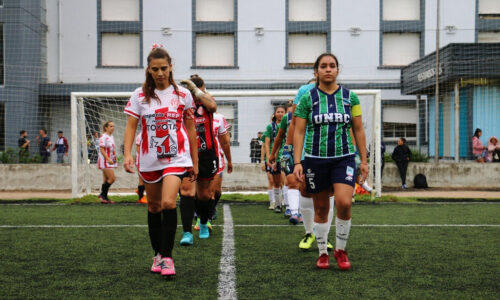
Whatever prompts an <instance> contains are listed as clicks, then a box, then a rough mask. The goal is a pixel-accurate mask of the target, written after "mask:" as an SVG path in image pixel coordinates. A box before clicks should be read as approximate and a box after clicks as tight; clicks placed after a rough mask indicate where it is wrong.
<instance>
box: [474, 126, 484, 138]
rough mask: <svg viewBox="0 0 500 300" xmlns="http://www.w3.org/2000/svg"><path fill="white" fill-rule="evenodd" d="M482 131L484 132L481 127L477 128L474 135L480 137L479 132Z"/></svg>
mask: <svg viewBox="0 0 500 300" xmlns="http://www.w3.org/2000/svg"><path fill="white" fill-rule="evenodd" d="M480 132H483V131H482V130H481V129H479V128H476V131H474V135H473V136H475V137H479V133H480Z"/></svg>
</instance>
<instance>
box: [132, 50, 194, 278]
mask: <svg viewBox="0 0 500 300" xmlns="http://www.w3.org/2000/svg"><path fill="white" fill-rule="evenodd" d="M147 62H148V67H147V69H146V80H145V82H144V84H143V86H142V87H141V88H138V89H136V90H135V91H134V93H133V95H132V96H131V97H130V100H129V102H128V104H127V106H126V107H125V113H126V114H127V115H128V120H127V126H126V128H125V137H124V148H125V149H124V150H125V151H124V156H125V158H124V159H125V162H124V167H125V170H126V171H127V172H130V173H133V172H134V170H133V167H134V160H133V158H132V155H131V152H132V144H133V143H134V136H135V131H136V130H137V125H138V123H139V120H140V121H141V125H142V126H141V131H142V132H141V135H142V141H141V146H140V148H141V149H140V152H139V153H138V156H139V159H138V165H139V167H138V169H139V174H140V176H141V177H142V179H143V180H144V183H145V186H146V192H147V194H148V228H149V237H150V240H151V245H152V247H153V251H154V253H155V256H154V257H153V265H152V266H151V272H154V273H161V274H162V275H163V276H172V275H175V267H174V261H173V259H172V250H173V247H174V240H175V232H176V230H177V210H176V200H177V192H178V190H179V188H180V186H181V181H182V178H184V177H186V176H190V178H191V180H195V179H196V176H197V175H198V153H197V150H196V148H197V147H196V131H195V128H194V117H193V109H192V108H193V98H192V97H191V93H190V92H189V91H188V90H187V89H185V88H183V87H180V86H177V85H176V84H175V81H174V78H173V75H172V59H171V57H170V55H169V54H168V53H167V51H165V50H164V49H163V48H162V47H161V46H158V45H156V44H155V45H153V50H151V52H150V53H149V55H148V58H147ZM198 93H202V92H201V91H195V94H198Z"/></svg>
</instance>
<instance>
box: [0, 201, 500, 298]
mask: <svg viewBox="0 0 500 300" xmlns="http://www.w3.org/2000/svg"><path fill="white" fill-rule="evenodd" d="M0 207H1V208H0V261H1V268H0V298H2V299H11V298H19V299H27V298H49V299H63V298H64V299H68V298H134V299H136V298H143V299H159V298H168V299H217V298H218V297H219V290H218V286H219V281H220V280H221V279H222V280H224V282H225V285H224V288H225V291H226V292H234V293H236V296H237V298H239V299H284V298H288V299H333V298H348V299H353V298H358V299H367V298H383V299H387V298H393V299H401V298H404V299H408V298H410V299H416V298H418V299H469V298H474V299H497V297H498V294H499V290H500V286H499V283H498V278H499V275H500V252H499V251H498V249H500V217H499V216H500V205H499V204H494V203H493V204H486V203H475V204H438V203H435V204H375V205H354V206H353V227H352V229H351V235H350V238H349V242H348V247H347V250H348V252H349V258H350V260H351V263H352V266H353V267H352V269H351V270H350V271H347V272H341V271H339V270H338V268H337V266H336V264H335V261H334V259H332V260H331V262H332V266H331V268H330V270H319V269H316V267H315V260H316V258H317V256H318V252H317V248H316V247H315V246H314V247H313V249H312V250H310V251H309V252H303V251H300V250H299V249H298V242H299V239H300V238H301V237H302V235H303V233H304V229H303V226H301V225H299V226H293V225H288V222H287V220H286V219H284V218H283V216H282V215H277V214H275V213H273V212H270V211H268V210H266V208H267V207H266V206H264V205H252V204H232V205H230V204H225V205H224V207H223V206H219V217H218V219H217V220H216V222H215V225H216V226H214V229H213V231H212V236H211V238H210V239H209V240H199V239H198V238H197V234H195V245H194V246H192V247H181V246H177V245H178V241H179V239H180V235H181V233H182V229H181V227H179V228H178V231H177V233H178V236H177V239H176V243H177V244H176V247H175V248H174V254H173V256H174V260H175V264H176V268H177V276H176V278H175V279H173V280H168V281H167V280H164V279H163V278H162V277H161V276H160V275H157V274H150V273H149V267H150V264H151V257H152V256H153V253H152V250H151V247H150V244H149V238H148V234H147V227H146V208H145V207H144V206H140V205H133V204H132V205H112V206H111V205H109V206H105V205H1V206H0ZM224 211H226V212H230V214H226V215H224ZM230 215H231V216H232V221H233V224H231V223H230V218H229V216H230ZM179 222H180V217H179ZM224 222H226V224H225V226H223V225H224ZM230 229H232V230H233V232H234V234H231V233H232V232H231V230H230ZM334 232H335V228H332V230H331V232H330V239H331V241H332V242H333V241H334ZM223 237H224V238H225V243H224V244H223ZM233 238H234V252H232V251H231V242H232V241H233ZM223 245H224V247H225V248H224V250H223ZM227 247H229V249H228V248H227ZM228 250H229V251H228ZM223 251H224V253H225V255H224V257H221V253H222V252H223ZM233 253H234V257H233V256H232V255H233ZM221 258H223V262H225V264H223V266H224V268H226V269H225V271H229V272H225V275H227V276H220V273H221V272H220V268H219V266H220V264H221ZM232 262H234V265H232ZM232 267H234V269H232ZM231 270H234V271H235V272H234V276H231V274H232V272H231ZM231 282H232V283H235V290H234V291H230V289H231ZM228 290H229V291H228Z"/></svg>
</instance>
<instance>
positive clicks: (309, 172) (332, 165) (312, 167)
mask: <svg viewBox="0 0 500 300" xmlns="http://www.w3.org/2000/svg"><path fill="white" fill-rule="evenodd" d="M355 169H356V163H355V162H354V155H353V156H346V157H340V158H312V157H306V158H305V159H304V163H303V172H304V175H305V179H306V191H307V192H308V193H311V194H314V193H319V192H321V191H324V190H326V189H329V188H331V186H332V185H333V184H334V183H344V184H347V185H350V186H352V187H354V183H355V182H356V178H355V175H356V174H355Z"/></svg>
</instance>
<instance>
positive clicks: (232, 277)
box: [217, 204, 238, 300]
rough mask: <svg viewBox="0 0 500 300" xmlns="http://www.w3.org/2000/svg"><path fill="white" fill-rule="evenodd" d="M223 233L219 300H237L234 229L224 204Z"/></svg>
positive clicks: (227, 208)
mask: <svg viewBox="0 0 500 300" xmlns="http://www.w3.org/2000/svg"><path fill="white" fill-rule="evenodd" d="M223 207H224V233H223V236H222V254H221V257H220V265H219V268H220V273H219V284H218V287H217V290H218V292H219V299H224V300H226V299H238V297H237V294H236V267H235V265H234V252H235V250H234V228H233V217H232V215H231V209H230V208H229V205H227V204H224V206H223Z"/></svg>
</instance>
